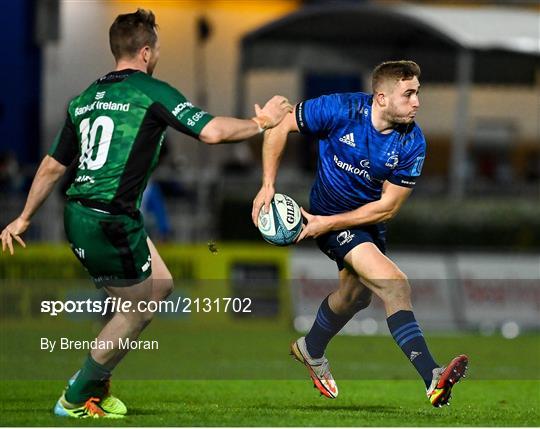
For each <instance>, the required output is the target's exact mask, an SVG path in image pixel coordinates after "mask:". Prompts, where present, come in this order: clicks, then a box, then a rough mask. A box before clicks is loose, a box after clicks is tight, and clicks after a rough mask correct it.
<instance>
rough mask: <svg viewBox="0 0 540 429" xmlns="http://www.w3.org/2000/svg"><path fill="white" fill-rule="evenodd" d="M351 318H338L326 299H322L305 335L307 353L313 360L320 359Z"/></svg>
mask: <svg viewBox="0 0 540 429" xmlns="http://www.w3.org/2000/svg"><path fill="white" fill-rule="evenodd" d="M351 318H352V316H340V315H338V314H336V313H334V312H333V311H332V310H331V309H330V306H329V305H328V297H326V298H325V299H324V301H323V302H322V303H321V306H320V307H319V311H318V312H317V317H316V318H315V322H314V323H313V326H312V327H311V330H310V331H309V332H308V334H307V335H306V347H307V351H308V353H309V354H310V356H311V357H313V358H320V357H322V356H323V355H324V350H325V349H326V346H327V345H328V343H329V342H330V340H331V339H332V338H333V337H334V336H335V335H336V334H337V333H338V332H339V331H341V328H343V327H344V326H345V325H346V324H347V322H348V321H349V320H351Z"/></svg>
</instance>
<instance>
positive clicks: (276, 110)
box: [199, 95, 292, 144]
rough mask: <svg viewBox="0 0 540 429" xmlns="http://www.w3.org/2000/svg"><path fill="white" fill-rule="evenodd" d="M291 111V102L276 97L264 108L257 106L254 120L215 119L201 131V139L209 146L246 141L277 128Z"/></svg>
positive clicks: (279, 96)
mask: <svg viewBox="0 0 540 429" xmlns="http://www.w3.org/2000/svg"><path fill="white" fill-rule="evenodd" d="M291 111H292V106H291V105H290V104H289V101H288V100H287V99H286V98H285V97H283V96H281V95H275V96H274V97H272V98H271V99H270V100H269V101H268V102H267V103H266V104H265V105H264V107H262V108H261V107H260V106H259V105H258V104H256V105H255V116H254V117H253V118H252V119H237V118H230V117H225V116H217V117H215V118H213V119H212V120H211V121H210V122H208V124H206V125H205V127H204V128H203V129H202V130H201V133H200V134H199V139H200V140H201V141H203V142H204V143H207V144H218V143H224V142H234V141H241V140H246V139H248V138H250V137H253V136H255V135H257V134H259V133H261V132H263V131H265V130H268V129H270V128H273V127H275V126H276V125H278V124H279V123H280V122H281V121H282V120H283V118H284V117H285V115H287V114H288V113H289V112H291Z"/></svg>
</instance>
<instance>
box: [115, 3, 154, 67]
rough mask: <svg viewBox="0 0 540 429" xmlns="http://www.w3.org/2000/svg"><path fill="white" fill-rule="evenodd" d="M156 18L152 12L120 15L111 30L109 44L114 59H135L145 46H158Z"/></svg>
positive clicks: (140, 11) (143, 11)
mask: <svg viewBox="0 0 540 429" xmlns="http://www.w3.org/2000/svg"><path fill="white" fill-rule="evenodd" d="M156 28H157V24H156V17H155V16H154V14H153V13H152V11H150V10H144V9H137V12H134V13H126V14H123V15H118V16H117V17H116V19H115V20H114V22H113V24H112V25H111V28H110V29H109V44H110V45H111V51H112V53H113V55H114V58H115V59H116V60H117V61H118V60H119V59H120V58H125V57H133V56H134V55H136V54H137V52H138V51H139V50H140V49H142V48H144V47H145V46H150V47H151V48H154V47H155V46H156V41H157V35H156Z"/></svg>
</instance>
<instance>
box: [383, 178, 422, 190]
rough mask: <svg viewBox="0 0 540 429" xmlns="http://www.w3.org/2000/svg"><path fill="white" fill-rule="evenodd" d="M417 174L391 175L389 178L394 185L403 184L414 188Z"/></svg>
mask: <svg viewBox="0 0 540 429" xmlns="http://www.w3.org/2000/svg"><path fill="white" fill-rule="evenodd" d="M416 179H417V177H415V176H390V177H389V178H388V179H387V180H388V181H389V182H390V183H393V184H394V185H398V186H403V187H405V188H414V186H415V185H416Z"/></svg>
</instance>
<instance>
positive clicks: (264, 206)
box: [251, 185, 276, 226]
mask: <svg viewBox="0 0 540 429" xmlns="http://www.w3.org/2000/svg"><path fill="white" fill-rule="evenodd" d="M275 193H276V190H275V189H274V185H263V186H261V189H260V190H259V193H258V194H257V195H256V196H255V198H254V199H253V208H252V209H251V219H252V220H253V224H254V225H255V226H257V225H258V220H259V213H260V212H261V210H264V212H265V213H268V210H270V203H271V202H272V198H274V194H275Z"/></svg>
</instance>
